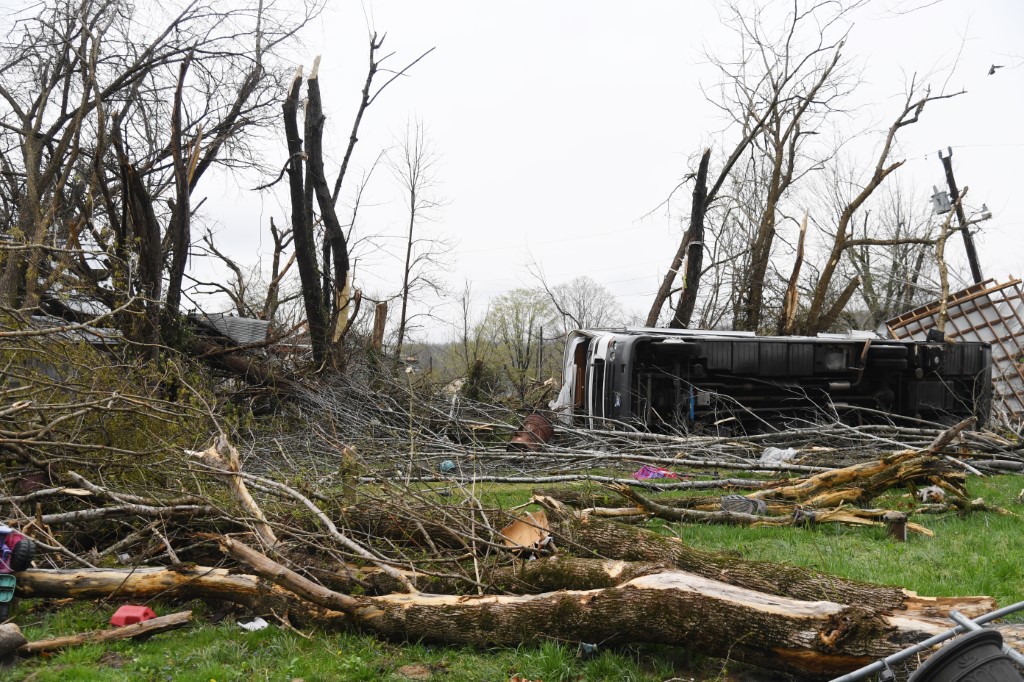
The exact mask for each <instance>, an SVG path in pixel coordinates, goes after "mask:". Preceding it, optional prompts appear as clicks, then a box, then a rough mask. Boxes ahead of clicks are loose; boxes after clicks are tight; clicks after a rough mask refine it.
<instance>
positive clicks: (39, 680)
mask: <svg viewBox="0 0 1024 682" xmlns="http://www.w3.org/2000/svg"><path fill="white" fill-rule="evenodd" d="M531 489H532V486H497V485H492V484H488V485H487V486H482V487H480V488H478V490H477V493H478V494H483V495H484V500H485V504H491V505H498V504H500V505H502V506H505V507H508V506H512V505H516V504H521V503H523V502H525V501H527V500H528V499H529V495H530V491H531ZM1022 489H1024V476H1001V477H991V478H985V479H979V478H973V477H972V478H971V479H970V482H969V492H970V494H971V496H972V497H984V498H985V500H986V501H987V502H989V503H990V504H994V505H999V506H1002V507H1004V508H1006V509H1009V510H1010V511H1013V512H1014V513H1016V514H1018V515H1019V516H999V515H996V514H989V513H984V514H982V513H977V514H972V515H969V516H967V517H964V518H961V517H958V516H956V515H953V514H950V515H945V516H920V517H914V520H915V521H917V522H918V523H921V524H923V525H925V526H927V527H928V528H930V529H931V530H933V531H934V532H935V537H932V538H929V537H924V536H921V535H911V536H910V538H909V541H908V542H906V543H898V542H895V541H893V540H891V539H889V538H887V537H886V536H885V532H884V530H882V529H876V528H846V527H841V526H835V525H822V526H819V527H818V528H814V529H808V528H736V527H729V526H698V525H682V526H680V525H672V524H661V523H658V524H655V525H656V526H657V527H658V528H659V529H660V530H661V532H665V533H671V534H674V535H678V536H679V537H681V538H682V539H683V541H684V542H686V543H689V544H692V545H694V546H697V547H702V548H705V549H727V550H734V551H738V552H740V553H741V554H742V555H743V556H744V557H746V558H749V559H758V560H765V561H775V562H784V563H791V564H798V565H801V566H808V567H812V568H816V569H818V570H821V571H824V572H826V573H832V574H836V575H840V576H845V577H849V578H856V579H859V580H866V581H870V582H875V583H880V584H888V585H898V586H901V587H906V588H908V589H912V590H915V591H917V592H919V593H920V594H923V595H931V596H944V595H969V594H987V595H991V596H993V597H995V598H996V599H997V601H998V602H999V604H1000V605H1006V604H1010V603H1012V602H1016V601H1021V600H1024V568H1022V562H1021V557H1024V533H1022V532H1021V530H1022V528H1024V519H1022V518H1021V517H1022V516H1024V505H1021V504H1019V503H1018V502H1017V501H1016V497H1017V495H1018V493H1019V492H1020V491H1021V490H1022ZM901 495H902V493H901V492H894V493H891V494H889V495H887V496H886V497H885V498H882V500H880V501H879V502H880V504H884V505H885V506H888V507H891V508H899V507H900V506H905V505H907V503H908V502H909V500H908V499H907V498H905V497H902V496H901ZM192 606H193V608H194V609H195V611H196V623H197V624H196V625H195V626H193V627H190V628H187V629H183V630H179V631H176V632H171V633H165V634H161V635H156V636H154V637H152V638H151V639H149V640H146V641H138V642H118V643H112V644H109V645H104V646H97V645H90V646H83V647H78V648H75V649H68V650H66V651H64V652H61V653H58V654H55V655H53V656H50V657H46V658H35V659H27V660H23V661H21V662H19V663H18V664H17V665H15V666H13V667H9V668H0V679H4V680H12V682H17V681H21V680H33V681H35V682H45V681H47V680H83V681H84V680H89V681H93V680H97V681H114V680H132V681H135V680H142V681H159V682H164V681H174V682H177V681H179V680H180V681H184V682H189V681H196V682H210V681H211V680H216V682H226V681H233V680H284V681H286V682H287V681H290V680H294V679H302V680H305V681H306V682H312V681H313V680H353V681H358V680H396V681H397V680H409V679H430V680H434V681H446V682H447V681H451V682H471V681H472V682H482V681H490V680H494V681H506V680H509V679H510V678H511V677H512V676H513V675H514V674H519V675H520V676H521V677H523V678H525V679H529V680H538V679H539V680H544V682H558V681H569V680H572V681H576V680H637V681H647V680H651V681H660V680H664V679H666V678H669V677H673V676H677V677H682V678H684V679H689V678H691V677H692V678H695V679H698V680H703V679H728V678H727V677H726V676H725V675H724V674H723V672H722V671H723V663H722V662H720V661H713V660H708V659H703V658H700V657H699V656H697V655H692V654H687V653H686V652H682V651H680V650H676V649H671V648H666V647H637V648H631V649H605V648H599V649H598V652H597V654H596V655H595V656H592V657H588V658H582V657H581V656H579V653H578V648H577V645H576V644H575V643H559V642H545V643H543V644H540V645H536V646H522V647H520V648H518V649H502V650H495V651H481V650H474V649H468V648H460V647H438V646H427V645H424V644H417V643H411V644H398V643H390V642H382V641H380V640H377V639H375V638H373V637H370V636H364V635H358V634H352V633H336V632H318V631H314V632H310V633H306V634H308V635H311V637H310V638H309V639H307V638H305V637H303V636H300V635H299V634H297V633H295V632H292V631H289V630H284V629H282V628H280V627H278V626H276V625H271V626H270V627H269V628H267V629H266V630H263V631H261V632H256V633H249V632H246V631H244V630H242V629H241V628H239V627H238V626H237V624H236V623H235V622H234V620H233V619H231V618H230V617H229V618H228V619H227V620H225V621H223V622H221V623H220V624H217V625H213V624H210V623H209V622H208V617H207V613H208V609H207V608H206V607H204V606H203V605H201V604H194V605H192ZM178 608H179V607H177V606H171V605H167V606H163V607H159V608H158V610H159V612H160V613H169V612H171V611H172V610H177V609H178ZM113 609H114V606H113V605H103V606H99V605H93V604H88V603H73V604H70V605H65V606H60V607H56V606H54V607H52V608H51V607H49V606H48V605H47V603H46V602H43V601H34V602H25V603H23V604H22V606H21V608H20V610H19V611H18V612H17V614H16V618H15V620H16V622H17V623H19V625H21V627H22V629H23V630H24V631H25V633H26V636H28V637H29V639H36V638H43V637H52V636H57V635H63V634H72V633H76V632H82V631H84V630H90V629H99V628H104V627H106V626H107V625H106V621H107V619H108V618H109V617H110V614H111V613H112V611H113ZM410 666H412V667H410ZM734 667H735V666H732V665H730V670H731V669H732V668H734ZM417 674H419V675H423V674H429V678H427V677H421V678H417V677H416V675H417Z"/></svg>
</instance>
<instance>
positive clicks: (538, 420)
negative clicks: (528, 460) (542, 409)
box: [508, 412, 555, 452]
mask: <svg viewBox="0 0 1024 682" xmlns="http://www.w3.org/2000/svg"><path fill="white" fill-rule="evenodd" d="M554 433H555V428H554V427H553V426H552V425H551V421H550V420H549V419H548V418H547V417H545V416H544V415H542V414H538V413H536V412H534V413H533V414H531V415H529V416H527V417H526V419H524V420H523V428H521V429H519V430H518V431H516V433H515V435H513V436H512V441H511V442H510V443H509V445H508V447H509V449H510V450H529V451H531V452H536V451H538V450H540V449H541V447H542V446H544V445H545V444H547V443H548V442H549V441H550V440H551V437H552V436H553V435H554Z"/></svg>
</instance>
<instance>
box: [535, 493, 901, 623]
mask: <svg viewBox="0 0 1024 682" xmlns="http://www.w3.org/2000/svg"><path fill="white" fill-rule="evenodd" d="M548 518H549V519H552V520H553V525H552V532H553V533H554V535H555V538H556V542H557V543H558V544H559V546H561V547H567V548H570V549H571V550H572V551H574V552H576V553H577V554H581V555H583V556H591V557H600V558H605V559H620V560H623V561H663V562H668V563H670V564H671V565H673V566H675V567H676V568H679V569H682V570H684V571H689V572H691V573H695V574H697V575H700V576H703V577H705V578H710V579H712V580H721V581H722V582H726V583H729V584H731V585H736V586H738V587H745V588H748V589H751V590H756V591H758V592H763V593H765V594H772V595H778V596H787V597H790V598H793V599H806V600H812V601H813V600H819V599H827V600H832V601H837V602H840V603H844V604H863V605H865V606H867V607H870V608H874V609H877V610H881V611H885V610H892V609H899V608H900V607H901V605H902V604H903V599H904V597H905V596H906V595H905V593H904V592H903V590H901V589H900V588H897V587H882V586H879V585H871V584H868V583H862V582H858V581H856V580H847V579H845V578H838V577H836V576H831V575H828V574H825V573H820V572H818V571H814V570H811V569H807V568H801V567H799V566H786V565H783V564H774V563H769V562H764V561H750V560H748V559H743V558H741V557H739V556H738V555H735V554H731V553H725V552H709V551H706V550H701V549H697V548H696V547H691V546H688V545H684V544H683V543H682V542H680V541H679V540H678V539H676V538H670V537H666V536H664V535H659V534H657V533H655V532H654V531H651V530H647V529H646V528H638V527H634V526H627V525H624V524H621V523H614V522H611V521H605V520H603V519H598V518H593V517H590V516H587V515H585V514H584V515H579V514H573V513H569V512H568V511H567V510H565V509H564V508H562V509H557V508H556V509H550V508H549V513H548Z"/></svg>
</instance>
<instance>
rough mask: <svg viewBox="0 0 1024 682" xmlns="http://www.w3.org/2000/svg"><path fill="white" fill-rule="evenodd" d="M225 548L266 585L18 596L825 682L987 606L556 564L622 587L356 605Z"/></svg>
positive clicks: (42, 582) (240, 581) (544, 563)
mask: <svg viewBox="0 0 1024 682" xmlns="http://www.w3.org/2000/svg"><path fill="white" fill-rule="evenodd" d="M225 546H226V547H229V548H230V549H229V551H231V553H232V555H233V556H235V557H236V558H238V559H239V560H240V561H241V562H242V563H244V564H246V565H249V566H250V567H251V568H252V569H253V571H254V572H256V573H258V574H260V575H261V576H262V577H256V576H252V575H238V574H231V573H228V572H227V571H225V570H224V569H210V568H196V569H190V570H180V571H176V570H171V569H160V568H147V567H144V568H135V569H130V568H125V569H82V570H76V571H48V570H42V569H32V570H28V571H23V572H22V573H20V574H19V581H18V587H19V594H20V595H21V596H53V597H57V596H60V597H68V596H74V597H79V598H100V597H110V596H119V597H125V598H129V597H130V598H147V597H152V596H156V595H157V594H165V595H167V596H175V595H178V596H182V597H189V598H195V597H201V598H219V599H227V600H230V601H234V602H237V603H243V604H249V605H253V606H254V608H257V609H260V608H261V606H260V605H262V609H267V607H268V605H269V606H271V607H274V608H277V609H281V610H280V611H276V612H277V613H279V614H282V615H283V614H284V613H285V612H286V610H287V609H290V610H291V613H292V614H294V613H296V611H304V612H306V613H309V614H314V613H315V614H319V620H320V622H321V623H324V624H326V625H330V626H335V627H340V626H346V625H351V624H355V625H358V626H359V627H361V628H362V629H365V630H368V631H371V632H375V633H377V634H380V635H383V636H387V637H390V638H398V639H414V640H420V639H423V640H430V641H436V642H443V643H464V644H476V645H480V646H494V645H500V646H515V645H518V644H520V643H522V642H529V641H538V640H541V639H545V638H557V639H562V640H568V641H584V642H607V643H628V642H650V643H660V644H672V645H678V646H682V647H686V648H691V649H699V650H700V651H702V652H704V653H708V654H712V655H716V654H717V655H729V656H731V657H732V658H733V659H734V660H743V661H748V662H751V663H755V664H759V665H762V666H765V667H769V668H773V669H782V670H789V671H794V672H798V673H800V674H804V675H812V676H820V677H827V676H830V675H835V674H840V673H842V672H846V671H848V670H852V669H854V668H856V667H859V666H860V665H862V664H864V663H866V662H869V661H871V660H874V659H875V658H877V657H879V656H883V655H886V654H888V653H892V652H894V651H897V650H899V649H901V648H902V647H903V646H904V645H906V644H907V643H909V642H913V641H919V640H921V639H924V638H926V637H928V636H930V635H931V634H933V633H935V632H939V631H941V630H943V629H946V628H947V627H948V622H944V621H943V620H942V618H943V617H944V616H945V614H947V613H948V611H949V609H950V608H958V609H960V610H961V611H963V612H965V613H968V614H969V615H976V614H977V613H980V612H985V611H988V610H991V608H992V606H991V602H990V600H987V599H986V600H983V601H982V602H979V601H978V600H974V599H969V598H965V599H961V600H954V599H947V600H934V599H927V598H919V597H913V596H908V595H907V594H906V593H903V600H904V603H903V606H904V607H907V608H905V609H904V610H900V611H897V612H896V615H893V613H888V612H886V611H883V610H879V609H875V608H865V607H863V606H858V607H850V606H846V605H843V604H839V603H836V602H834V601H829V600H820V601H810V600H797V599H791V598H787V597H778V596H773V595H766V594H763V593H759V592H756V591H754V590H750V589H745V588H741V587H736V586H733V585H728V584H726V583H723V582H720V581H717V580H711V579H708V578H703V577H701V576H696V575H693V574H690V573H685V572H682V571H661V572H659V573H654V574H650V575H642V576H641V577H636V578H630V576H631V575H633V574H634V573H635V572H637V571H640V572H643V571H645V570H648V569H650V568H651V567H650V566H644V565H635V564H628V563H624V562H599V561H589V562H586V564H577V563H575V562H578V561H581V560H569V562H568V563H563V562H562V561H561V560H557V559H551V560H539V561H534V562H530V563H529V564H528V570H527V572H526V573H525V574H524V577H525V576H527V575H536V573H534V571H537V570H538V569H539V570H540V572H541V573H543V572H544V568H547V569H548V571H549V572H550V574H551V575H556V574H557V573H558V572H560V571H561V570H562V569H566V568H568V569H577V568H581V567H583V566H587V569H588V570H589V572H590V574H591V575H592V576H597V575H598V574H599V573H604V576H605V577H604V578H603V579H601V580H598V579H597V578H596V577H595V578H594V580H595V584H597V583H601V582H602V581H603V583H604V584H609V583H614V582H615V581H616V580H621V582H620V583H618V584H615V585H614V586H612V587H605V588H600V589H590V590H566V591H555V592H546V593H542V594H537V595H511V596H484V597H475V596H474V597H466V596H454V595H430V594H412V595H409V594H404V595H398V594H396V595H387V596H383V597H355V596H351V595H344V594H339V593H336V592H333V591H331V590H328V589H326V588H324V587H323V586H321V585H318V584H316V583H313V582H312V581H309V580H308V579H306V578H303V577H302V576H299V575H297V574H296V573H294V572H293V571H290V570H288V569H286V568H285V567H283V566H280V565H279V564H277V563H276V562H274V561H272V560H270V559H269V558H267V557H266V556H265V555H262V554H260V553H259V552H256V551H255V550H252V549H250V548H248V547H245V546H244V545H240V544H239V543H237V542H234V541H231V540H227V541H226V542H225ZM534 565H536V567H535V566H534ZM271 581H273V582H274V583H279V584H272V582H271ZM261 612H264V613H266V612H269V610H262V611H261Z"/></svg>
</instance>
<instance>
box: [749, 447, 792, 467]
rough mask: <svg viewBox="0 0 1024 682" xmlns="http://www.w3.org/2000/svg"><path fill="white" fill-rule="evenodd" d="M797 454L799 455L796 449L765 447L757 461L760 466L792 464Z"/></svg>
mask: <svg viewBox="0 0 1024 682" xmlns="http://www.w3.org/2000/svg"><path fill="white" fill-rule="evenodd" d="M798 454H800V451H799V450H797V449H796V448H785V449H783V448H775V447H767V448H765V449H764V452H762V453H761V457H760V458H759V460H758V461H759V462H760V463H761V464H783V463H785V462H792V461H793V460H794V459H796V456H797V455H798Z"/></svg>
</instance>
